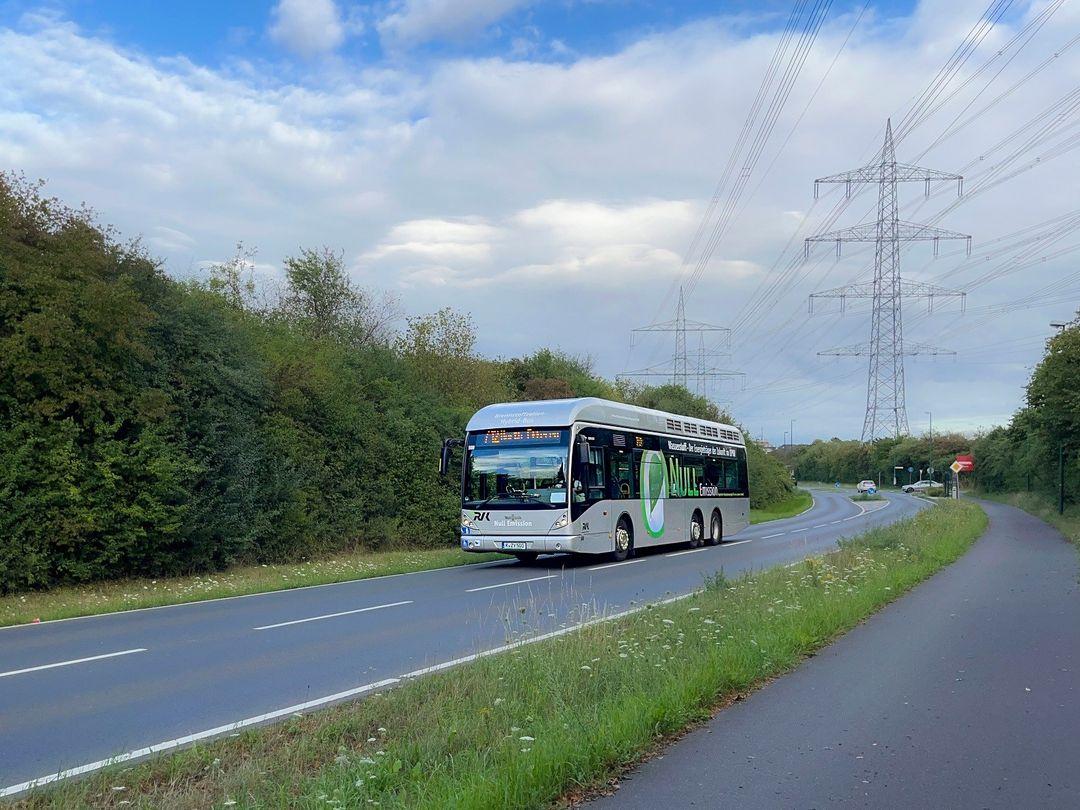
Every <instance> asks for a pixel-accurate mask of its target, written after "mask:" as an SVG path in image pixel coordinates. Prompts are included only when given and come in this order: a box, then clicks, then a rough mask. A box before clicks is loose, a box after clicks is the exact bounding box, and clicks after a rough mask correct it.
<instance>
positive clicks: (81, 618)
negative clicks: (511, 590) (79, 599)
mask: <svg viewBox="0 0 1080 810" xmlns="http://www.w3.org/2000/svg"><path fill="white" fill-rule="evenodd" d="M516 563H517V560H493V561H491V562H487V563H462V564H461V565H444V566H443V567H442V568H425V569H424V570H422V571H402V572H401V573H400V574H379V575H378V576H377V577H356V578H355V579H343V580H341V581H340V582H321V583H319V584H318V585H301V586H299V587H297V588H278V589H277V590H276V591H260V592H259V593H238V594H236V595H235V596H215V597H213V598H211V599H196V600H195V601H194V602H178V603H177V604H175V605H151V606H150V607H142V608H131V609H130V610H112V611H109V612H108V613H92V614H90V615H89V616H68V617H67V618H66V619H46V620H45V621H43V622H36V623H34V624H29V623H24V624H5V625H3V626H2V627H0V632H3V631H4V630H18V629H20V628H21V629H26V628H30V627H41V626H43V625H46V624H60V622H80V621H85V620H87V619H107V618H109V617H115V616H123V615H125V614H128V613H143V612H145V611H148V610H169V609H171V608H185V607H195V606H197V605H205V604H209V603H211V602H228V601H230V600H232V599H252V598H254V597H257V596H281V595H282V594H287V593H295V592H296V591H310V590H312V589H313V588H333V587H335V586H338V585H354V584H356V583H357V582H375V581H376V580H380V579H394V578H395V577H415V576H418V575H420V574H435V573H438V572H439V571H455V570H459V569H460V570H476V569H478V568H498V567H500V566H504V565H514V564H516ZM0 795H2V794H0Z"/></svg>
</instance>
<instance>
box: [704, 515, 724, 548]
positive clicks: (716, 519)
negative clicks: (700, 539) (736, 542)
mask: <svg viewBox="0 0 1080 810" xmlns="http://www.w3.org/2000/svg"><path fill="white" fill-rule="evenodd" d="M723 541H724V518H723V517H722V516H721V515H720V510H719V509H713V513H712V517H711V518H710V519H709V535H708V537H707V538H706V539H705V542H706V543H708V544H709V545H710V546H718V545H720V544H721V543H722V542H723Z"/></svg>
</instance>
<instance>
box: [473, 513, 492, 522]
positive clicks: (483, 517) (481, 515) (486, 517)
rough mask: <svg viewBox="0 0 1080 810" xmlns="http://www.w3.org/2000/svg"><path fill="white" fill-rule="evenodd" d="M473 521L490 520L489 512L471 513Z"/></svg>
mask: <svg viewBox="0 0 1080 810" xmlns="http://www.w3.org/2000/svg"><path fill="white" fill-rule="evenodd" d="M472 519H473V521H474V522H475V521H479V520H491V512H473V518H472Z"/></svg>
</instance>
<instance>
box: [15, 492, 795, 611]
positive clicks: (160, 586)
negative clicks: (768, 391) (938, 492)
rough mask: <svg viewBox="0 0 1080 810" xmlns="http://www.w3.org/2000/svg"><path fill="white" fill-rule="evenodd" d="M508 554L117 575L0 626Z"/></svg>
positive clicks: (416, 555) (417, 555) (434, 554)
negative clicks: (137, 576)
mask: <svg viewBox="0 0 1080 810" xmlns="http://www.w3.org/2000/svg"><path fill="white" fill-rule="evenodd" d="M811 503H812V499H811V497H810V493H808V492H803V491H802V490H798V491H797V492H796V493H795V494H794V496H793V497H791V498H789V499H788V500H786V501H783V502H781V503H778V504H775V505H774V506H771V507H769V508H768V509H752V510H751V512H750V522H751V523H763V522H765V521H767V520H778V519H780V518H786V517H791V516H793V515H797V514H799V513H800V512H804V511H806V510H807V509H809V508H810V505H811ZM495 559H503V560H505V559H508V557H506V556H504V555H502V554H482V555H479V554H467V553H465V552H463V551H460V550H458V549H457V548H456V547H451V548H445V549H435V550H431V549H426V550H420V549H418V550H413V551H384V552H371V551H358V552H354V553H351V554H338V555H335V556H333V557H330V558H327V559H324V560H314V561H310V562H302V563H287V564H282V565H252V566H236V567H233V568H230V569H228V570H226V571H221V572H215V573H208V574H200V575H195V576H188V577H158V578H156V579H151V578H145V579H124V580H117V581H115V582H100V583H95V584H93V585H85V586H82V587H61V588H54V589H53V590H50V591H40V592H30V593H22V594H13V595H9V596H3V597H0V627H3V626H6V625H11V624H25V623H26V622H32V621H34V620H35V619H40V620H41V621H49V620H50V619H67V618H71V617H73V616H94V615H98V614H102V613H114V612H117V611H122V610H134V609H138V608H147V607H160V606H162V605H179V604H184V603H187V602H200V601H203V600H206V599H219V598H221V597H225V596H242V595H247V594H253V593H266V592H268V591H282V590H288V589H290V588H302V587H305V586H309V585H326V584H330V583H333V582H346V581H348V580H354V579H367V578H370V577H379V576H386V575H388V574H403V573H410V572H414V571H429V570H431V569H433V568H446V567H449V566H456V565H469V564H470V563H480V562H488V561H490V560H495Z"/></svg>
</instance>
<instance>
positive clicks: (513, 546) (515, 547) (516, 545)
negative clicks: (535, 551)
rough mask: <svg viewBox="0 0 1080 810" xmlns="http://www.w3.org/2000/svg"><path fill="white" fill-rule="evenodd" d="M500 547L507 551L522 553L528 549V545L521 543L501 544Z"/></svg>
mask: <svg viewBox="0 0 1080 810" xmlns="http://www.w3.org/2000/svg"><path fill="white" fill-rule="evenodd" d="M502 547H503V548H504V549H507V550H514V551H524V550H525V549H527V548H528V547H529V544H528V543H522V542H512V543H503V544H502Z"/></svg>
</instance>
